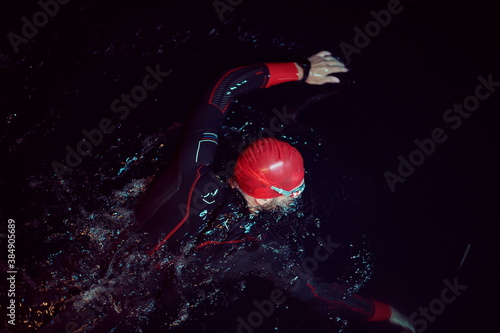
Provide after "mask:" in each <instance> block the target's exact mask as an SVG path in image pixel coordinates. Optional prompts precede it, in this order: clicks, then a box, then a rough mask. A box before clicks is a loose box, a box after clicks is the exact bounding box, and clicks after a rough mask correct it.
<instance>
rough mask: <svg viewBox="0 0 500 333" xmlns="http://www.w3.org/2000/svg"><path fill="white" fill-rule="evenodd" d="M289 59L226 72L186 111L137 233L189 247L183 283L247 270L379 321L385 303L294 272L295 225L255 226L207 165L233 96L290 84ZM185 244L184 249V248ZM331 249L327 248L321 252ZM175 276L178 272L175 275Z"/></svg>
mask: <svg viewBox="0 0 500 333" xmlns="http://www.w3.org/2000/svg"><path fill="white" fill-rule="evenodd" d="M297 77H298V74H297V70H296V68H295V65H294V64H293V63H280V64H257V65H251V66H245V67H240V68H236V69H233V70H230V71H227V72H225V73H224V74H223V75H221V76H220V78H218V79H217V80H215V81H214V83H213V84H212V86H211V88H210V89H209V90H208V92H207V93H206V94H205V96H204V97H203V98H202V100H201V102H200V104H199V105H198V106H197V107H196V108H195V109H194V110H193V113H192V115H191V117H190V118H189V121H188V123H187V124H186V125H187V126H186V127H185V129H184V130H185V132H184V134H183V138H182V142H181V145H180V148H179V150H178V153H177V156H176V158H175V159H174V162H173V163H172V164H171V165H170V167H169V168H168V170H166V172H165V173H164V174H163V175H161V176H159V177H158V179H156V181H155V182H154V183H153V184H152V186H151V187H150V188H149V190H148V192H147V193H146V195H145V197H144V198H143V200H142V204H141V205H140V206H139V208H138V210H137V212H136V215H137V218H138V221H139V223H140V225H141V227H140V229H139V231H140V232H143V233H145V234H147V235H149V237H150V239H152V240H154V241H155V244H157V245H156V246H155V247H154V249H153V250H152V253H155V252H157V251H159V250H161V249H163V248H164V247H167V248H168V249H169V250H173V251H179V250H181V249H182V248H183V247H184V249H183V250H184V251H189V253H190V256H189V261H190V263H191V267H194V268H186V269H185V272H186V274H185V276H184V279H185V280H184V283H186V280H189V283H192V285H196V286H200V285H203V282H204V281H207V280H208V279H209V280H210V281H214V280H215V281H220V282H221V281H227V280H238V279H243V278H245V277H248V276H249V275H253V276H258V277H261V278H264V279H268V280H271V281H273V282H274V283H275V285H276V286H277V288H280V289H281V290H283V291H284V292H287V293H289V294H290V295H293V296H295V297H296V298H298V299H300V300H304V301H308V302H311V303H312V304H313V305H314V306H316V307H317V309H318V310H319V311H321V312H323V313H325V314H328V315H331V314H340V315H345V316H346V317H350V318H352V317H355V318H358V319H362V320H373V321H376V320H385V319H387V317H388V315H389V314H390V311H389V307H388V306H387V305H386V304H384V303H380V302H377V301H373V300H370V299H367V298H363V297H361V296H359V295H358V294H348V293H347V290H346V289H345V288H344V287H343V286H341V285H338V284H328V283H325V282H323V281H321V280H320V279H318V278H315V277H314V276H312V275H311V274H307V275H306V276H300V277H298V276H297V272H296V270H295V268H296V267H298V266H300V261H301V260H302V259H303V257H302V255H301V253H303V251H302V249H301V248H299V247H300V246H299V245H297V244H298V243H297V242H294V241H292V240H291V238H290V235H292V236H294V237H296V236H298V231H297V230H293V229H294V228H296V227H297V226H296V225H291V224H287V223H288V222H287V221H282V222H279V223H267V224H266V223H262V222H261V221H259V219H260V218H259V216H258V215H259V214H257V216H253V215H251V214H249V213H248V210H247V209H246V207H245V204H246V203H245V201H244V199H243V198H242V197H241V196H239V194H238V193H237V191H236V190H233V189H231V188H230V187H229V186H228V185H227V184H226V183H224V182H223V181H221V180H220V179H218V178H217V177H216V176H215V174H214V173H213V172H212V171H211V170H210V168H209V165H210V163H211V162H212V160H213V158H214V155H215V153H216V150H217V148H218V133H219V130H220V128H221V125H222V122H223V120H224V117H225V115H226V112H227V110H228V107H229V105H230V103H231V101H232V100H233V99H234V98H235V97H236V96H238V95H239V94H242V93H245V92H249V91H252V90H256V89H259V88H267V87H269V86H271V85H274V84H278V83H281V82H286V81H296V80H297ZM186 248H188V249H187V250H186ZM328 251H330V249H329V248H328V245H325V248H324V249H323V250H322V254H323V256H325V255H326V254H327V252H328ZM180 274H182V273H180Z"/></svg>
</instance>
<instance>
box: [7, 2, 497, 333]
mask: <svg viewBox="0 0 500 333" xmlns="http://www.w3.org/2000/svg"><path fill="white" fill-rule="evenodd" d="M234 3H236V2H234ZM387 4H388V2H385V1H377V2H368V1H350V2H347V1H342V2H339V1H337V2H334V1H312V2H298V1H297V2H290V1H266V2H265V1H249V0H246V1H242V2H241V4H239V5H237V6H234V10H233V11H228V12H225V13H224V20H223V21H221V20H220V18H219V16H218V14H217V12H216V11H215V9H214V7H213V4H212V2H210V1H187V2H182V3H180V2H166V1H145V2H138V1H134V2H127V3H122V2H118V1H108V2H106V3H101V2H98V1H77V0H73V1H71V2H69V3H68V4H65V5H60V8H59V12H58V13H56V14H54V17H53V18H51V19H50V21H49V22H48V23H47V24H46V25H45V26H43V27H40V28H39V31H38V32H37V33H36V36H34V37H33V38H29V39H27V41H26V43H21V44H20V45H19V52H17V53H16V52H15V50H14V48H13V47H12V45H11V43H10V42H9V39H8V37H7V34H8V33H9V32H11V31H13V32H16V33H17V34H19V35H20V34H21V28H22V26H23V22H22V21H21V18H22V17H23V16H26V17H27V18H28V19H29V20H31V19H32V17H33V14H35V13H36V12H37V11H39V10H40V5H39V4H37V3H36V2H26V3H25V4H20V3H18V4H16V5H15V6H13V5H11V8H9V9H7V7H5V8H3V9H2V14H3V15H2V17H3V19H2V21H1V27H2V32H3V34H4V36H5V37H4V38H3V43H2V49H1V52H0V56H1V67H2V79H3V80H2V82H4V83H3V84H2V90H1V93H0V101H1V115H2V122H1V124H2V125H1V128H0V137H1V141H0V143H1V147H2V155H1V160H0V163H1V164H0V167H1V168H2V175H3V177H2V178H1V180H0V185H1V191H0V195H1V201H0V202H1V206H0V218H1V219H2V228H3V229H2V231H1V232H2V234H3V235H4V236H3V237H2V238H1V243H2V251H1V253H2V257H1V259H0V262H1V263H2V270H3V271H4V272H7V271H8V270H9V268H8V266H7V264H8V262H7V259H8V257H7V255H8V252H7V251H6V250H7V239H6V233H7V231H8V230H7V225H8V223H7V222H8V219H14V220H15V230H16V244H15V245H16V259H15V260H16V268H17V273H16V274H15V275H16V283H15V286H16V297H15V300H16V302H17V303H16V321H15V323H16V325H15V326H13V325H9V324H8V323H7V320H8V317H7V316H6V310H5V308H6V307H7V305H8V304H9V303H8V302H9V300H10V299H9V297H8V296H7V291H8V287H9V285H8V281H7V280H6V279H4V280H3V281H4V282H2V286H1V288H2V289H1V290H2V293H1V295H2V297H1V308H2V326H1V327H2V330H3V331H5V332H36V331H37V330H39V329H40V328H42V327H45V329H46V331H50V329H47V327H49V326H48V325H51V324H54V323H55V322H57V323H59V324H60V323H63V324H64V323H70V322H71V323H73V322H74V323H76V324H71V325H73V329H76V331H78V332H92V331H97V328H95V327H98V326H97V323H99V324H100V325H101V326H99V327H101V328H99V330H100V331H112V328H113V327H117V326H116V322H120V321H121V325H122V326H120V327H121V328H119V329H118V330H117V331H118V332H120V331H130V332H135V331H138V332H140V330H142V331H144V332H157V331H162V330H165V329H166V328H167V327H168V325H166V321H165V317H164V316H162V315H160V314H158V313H157V312H155V306H156V296H155V295H156V294H155V292H156V291H157V290H158V288H160V286H159V282H158V281H159V280H161V276H159V273H158V271H157V270H156V269H155V265H161V264H165V263H166V262H167V261H168V257H165V258H164V259H163V261H162V260H160V261H159V262H154V263H151V262H148V261H147V260H146V258H145V256H144V253H143V252H141V251H140V244H138V243H140V242H135V243H134V241H133V239H132V240H128V242H127V241H126V240H127V239H129V237H130V236H131V230H132V229H133V227H134V219H133V215H132V210H133V207H134V205H135V204H136V203H137V201H138V199H139V198H140V196H141V194H142V193H143V191H144V189H145V187H146V185H147V184H148V183H149V182H150V181H151V177H152V176H154V175H155V174H157V173H158V172H159V171H160V170H162V169H163V168H164V167H165V165H166V164H167V163H168V161H169V158H170V156H171V155H172V151H173V149H174V148H175V145H176V142H177V138H178V136H179V129H178V126H179V124H182V123H183V122H184V120H185V117H186V115H187V112H188V111H189V110H190V108H191V107H192V106H193V105H194V103H195V101H196V98H197V97H198V96H199V95H200V94H201V93H202V92H203V90H204V88H205V87H206V86H207V84H208V83H209V82H210V80H211V78H212V77H213V76H214V75H215V74H216V73H218V72H219V71H221V70H224V69H226V68H229V67H232V66H238V65H243V64H249V63H255V62H259V61H283V60H291V59H294V58H295V57H297V56H308V55H311V54H313V53H315V52H317V51H319V50H323V49H327V50H330V51H332V52H333V53H334V54H335V55H337V56H339V57H340V58H341V59H343V60H344V61H346V62H348V64H349V67H350V68H351V73H350V74H349V75H348V76H346V77H345V80H344V81H345V83H343V84H342V85H340V86H336V87H332V86H324V87H310V86H303V85H297V84H287V85H283V86H279V87H275V88H273V89H269V90H267V91H262V92H257V93H255V94H252V95H250V96H245V97H243V98H241V99H239V100H238V102H237V103H235V105H234V106H233V107H232V112H231V114H230V115H229V117H228V119H227V121H226V123H225V128H224V133H225V137H224V140H223V147H226V150H224V151H222V152H221V154H220V156H219V157H218V161H217V163H216V164H215V167H217V168H219V169H224V161H225V160H227V159H230V158H232V152H234V143H235V142H241V140H242V138H243V139H245V140H247V141H248V140H249V138H250V137H251V136H252V135H255V134H256V133H259V131H260V130H261V129H262V128H266V127H267V126H268V124H269V121H270V119H271V118H272V116H273V110H274V109H276V110H281V111H283V110H286V112H288V113H290V114H293V115H294V117H293V118H292V117H291V118H290V119H287V123H285V124H284V125H285V126H284V129H283V131H282V132H280V133H278V134H277V136H279V137H281V138H283V139H286V140H288V141H289V142H292V143H294V144H295V145H296V146H297V147H298V148H299V149H300V150H301V151H302V152H303V154H304V159H305V163H306V169H307V171H308V175H307V177H308V186H307V196H308V198H309V199H310V200H309V201H308V203H309V204H310V205H311V207H310V211H308V213H309V214H310V215H308V218H310V219H312V220H313V221H314V223H312V225H311V229H312V230H311V233H313V234H314V235H322V236H324V237H326V236H327V235H332V237H333V239H334V240H335V241H338V242H341V243H343V244H356V245H357V246H358V247H361V248H365V249H370V251H371V252H370V253H371V254H374V259H373V260H374V263H375V266H374V267H375V270H374V272H371V267H372V266H371V265H369V264H368V263H366V265H364V266H363V265H359V262H356V258H354V259H351V260H349V259H348V255H347V257H345V256H344V257H342V255H341V254H340V253H339V258H333V260H334V263H333V264H329V265H320V266H319V267H318V270H317V274H318V275H319V276H321V277H323V278H325V279H328V278H330V279H333V278H337V277H338V274H339V271H338V270H337V269H338V268H339V269H340V268H342V267H344V268H345V267H347V268H348V274H347V275H350V276H352V277H353V280H355V281H353V284H354V285H355V284H356V281H357V282H359V285H363V288H362V289H361V290H362V291H363V292H364V293H365V294H366V295H369V296H371V297H373V298H376V299H379V300H381V301H385V302H387V303H390V304H392V305H394V306H395V307H397V308H399V309H400V310H401V311H402V312H404V313H405V314H407V315H412V314H413V313H418V312H419V311H420V310H419V308H420V307H429V306H431V305H432V304H434V306H439V301H438V300H439V299H441V292H442V291H443V289H444V288H446V286H447V285H446V284H445V283H444V282H443V281H444V280H445V279H447V280H448V281H452V282H453V280H454V279H455V278H456V279H458V282H459V284H461V285H467V289H466V290H465V291H462V292H461V293H460V295H459V296H457V297H456V299H455V300H454V301H452V302H450V303H449V304H448V303H447V304H446V305H445V308H444V310H443V309H440V308H439V307H438V308H436V309H437V310H436V313H437V312H439V314H438V315H435V316H434V317H433V318H432V319H426V320H425V321H424V320H423V318H425V317H424V316H423V315H416V317H415V319H416V320H420V324H419V326H418V328H420V329H421V330H422V331H426V332H475V331H481V332H496V331H497V330H495V329H493V328H492V323H494V318H495V314H496V310H499V309H500V307H499V306H498V297H499V296H500V293H499V283H498V282H499V281H500V274H499V264H498V262H499V260H498V256H497V254H498V252H499V251H498V249H497V248H498V236H499V231H500V229H499V227H498V220H499V219H498V216H499V215H498V207H499V205H498V199H499V195H498V188H499V187H498V185H499V178H498V169H499V166H500V165H499V164H500V163H499V161H500V158H499V153H498V143H499V136H498V133H499V131H498V124H499V116H498V96H497V94H498V93H499V92H498V91H496V92H491V94H490V96H489V97H488V98H486V99H485V100H484V101H481V102H480V105H479V107H478V109H477V111H474V112H473V113H471V115H470V116H469V117H468V118H466V119H463V120H462V123H461V124H460V126H457V128H456V129H454V128H453V127H452V125H453V123H446V122H445V121H444V120H443V114H444V113H445V111H446V110H447V109H448V108H452V107H453V104H454V103H458V104H461V103H463V102H464V99H465V98H466V97H467V96H469V95H474V93H475V89H476V87H477V86H478V84H479V83H480V81H478V79H477V77H478V76H479V75H481V76H483V77H484V78H487V77H488V75H492V78H493V81H500V71H499V69H500V68H499V66H498V65H496V63H497V60H498V59H499V56H500V52H499V47H498V40H499V38H498V37H499V32H500V30H499V29H498V28H499V27H498V24H497V23H496V21H497V18H496V15H495V12H494V10H493V8H492V5H490V4H487V3H486V2H483V3H482V2H476V3H474V4H467V5H460V4H457V3H449V4H448V3H444V2H430V1H427V2H424V1H412V2H409V1H406V2H401V5H400V7H399V8H402V9H400V10H401V11H400V12H399V13H398V14H393V15H392V19H391V22H390V23H389V24H388V25H387V27H384V28H382V29H381V30H380V33H377V34H374V36H373V37H371V38H370V42H369V44H368V45H366V46H363V47H358V49H357V51H356V52H355V53H352V54H351V55H350V56H347V54H346V53H345V52H342V49H341V47H340V45H341V43H342V42H346V43H349V44H351V45H354V44H355V42H354V40H353V39H354V35H355V32H354V30H353V28H354V27H356V26H358V27H360V28H361V29H364V26H365V24H366V23H367V22H369V21H370V20H373V17H372V16H371V15H370V11H372V10H375V11H379V10H382V9H385V8H387ZM358 46H359V45H358ZM146 66H150V67H151V68H153V69H155V68H156V66H159V67H160V68H161V70H162V71H164V72H169V71H171V72H170V74H169V75H168V76H166V77H165V78H164V79H163V81H162V82H161V84H159V86H158V87H157V88H156V89H154V90H152V91H149V92H148V96H147V98H145V100H144V101H143V102H141V103H140V104H139V105H138V106H136V107H135V108H134V109H130V113H129V114H128V116H127V117H126V118H124V119H120V118H119V115H120V114H117V113H114V112H113V111H112V109H111V103H112V102H113V101H114V100H115V99H116V98H119V97H120V95H121V94H122V93H124V94H129V93H130V92H131V90H132V89H133V88H134V87H136V86H137V85H140V84H142V79H143V77H144V76H145V75H146V74H147V70H146ZM497 89H498V88H497ZM482 92H483V93H485V92H486V90H484V88H483V90H482ZM105 118H109V119H110V121H111V124H112V125H114V126H115V128H114V130H113V131H111V132H110V133H107V134H104V135H103V138H102V142H100V143H99V144H98V145H97V146H95V145H94V146H92V152H91V155H89V156H83V157H82V159H81V161H80V162H79V163H76V164H77V165H76V166H75V167H74V170H73V172H71V173H67V174H64V175H63V176H62V177H60V178H59V177H57V176H56V175H55V174H54V172H53V169H52V166H51V165H52V164H53V162H54V161H58V162H61V163H62V162H64V160H65V157H66V154H67V151H66V148H65V147H66V146H69V147H71V148H73V149H77V145H78V143H79V142H80V141H81V140H82V137H83V135H82V130H87V131H91V130H92V129H95V128H97V127H98V126H99V123H100V122H101V121H102V119H105ZM248 122H251V124H248ZM108 126H109V125H108ZM105 127H106V126H105ZM435 128H442V129H443V131H444V133H445V134H446V135H447V140H446V141H445V142H443V143H441V144H436V148H435V151H434V152H433V153H432V154H431V155H430V156H427V157H426V158H425V161H424V162H423V163H422V165H420V166H418V167H416V168H415V171H414V172H413V173H412V174H411V175H410V176H409V177H408V178H407V180H405V182H404V183H398V184H396V186H395V189H396V190H395V191H394V192H391V190H390V188H389V186H388V184H387V182H386V180H385V178H384V172H386V171H391V172H394V173H397V168H398V164H399V161H398V156H399V155H402V156H403V157H405V158H408V156H409V155H410V153H411V152H412V151H413V150H415V149H416V148H417V146H416V144H415V143H414V140H415V139H419V140H424V139H428V138H430V137H431V132H432V131H433V130H434V129H435ZM238 140H240V141H238ZM231 147H232V148H231ZM311 238H313V237H312V235H310V237H309V238H308V239H307V237H306V239H307V240H306V252H307V251H310V250H311V248H312V245H311V244H308V241H310V240H311ZM118 249H121V250H118ZM467 249H468V251H467V256H465V261H464V262H463V264H462V265H461V262H462V259H463V258H464V254H465V253H466V250H467ZM116 251H121V252H118V254H117V255H115V253H116ZM353 251H354V252H356V251H358V253H363V251H362V250H361V249H358V248H356V249H355V250H353ZM4 253H5V254H4ZM371 254H370V255H369V256H371ZM344 255H345V254H344ZM354 256H355V255H354ZM113 258H114V259H113ZM346 258H347V259H346ZM335 259H336V260H335ZM344 259H345V261H343V260H344ZM356 265H358V266H356ZM349 267H350V268H351V270H350V271H349ZM358 268H359V270H358ZM372 273H373V274H372ZM5 276H8V274H5ZM367 277H371V279H370V280H369V281H368V282H366V279H365V278H367ZM364 282H366V283H364ZM246 288H247V289H245V290H246V291H245V290H243V292H241V294H240V296H238V298H237V299H236V300H234V299H233V300H232V301H233V302H232V303H231V304H232V306H231V307H230V308H227V307H223V306H220V305H217V304H219V303H217V302H215V301H213V300H214V299H215V298H217V297H216V295H217V294H212V295H205V297H201V296H200V297H199V298H198V299H204V300H207V299H208V300H209V301H208V304H209V305H210V304H213V305H214V307H213V310H211V308H210V306H207V304H205V303H200V304H199V306H198V307H194V309H190V305H192V304H188V303H187V302H186V303H185V304H184V308H181V311H180V312H179V316H178V317H177V318H173V319H172V318H170V319H172V320H176V319H177V320H181V319H182V320H184V324H183V325H181V326H179V327H178V328H176V329H177V331H180V332H191V331H203V330H206V331H209V332H224V331H227V332H235V331H236V327H237V321H236V318H237V317H238V316H246V315H248V313H250V312H252V311H254V310H255V309H254V308H253V305H252V301H253V300H254V299H265V298H266V297H268V295H269V290H271V289H272V286H271V285H269V286H268V285H262V282H260V281H249V282H248V285H247V286H246ZM240 289H241V288H240ZM4 290H6V292H4ZM232 292H233V289H228V290H226V291H221V292H220V294H221V295H226V296H227V295H229V294H231V293H232ZM195 299H196V298H195ZM212 301H213V302H212ZM195 303H196V302H194V303H193V304H195ZM436 304H438V305H436ZM443 304H444V303H443ZM71 307H73V308H71ZM68 309H72V310H68ZM89 309H90V310H89ZM438 310H440V311H438ZM441 310H442V311H441ZM183 314H184V315H185V317H182V315H183ZM6 318H7V320H5V319H6ZM179 318H180V319H179ZM170 319H169V320H170ZM182 320H181V321H182ZM169 323H172V321H171V322H169ZM424 323H425V327H424ZM71 325H70V326H71ZM106 325H107V326H106ZM127 325H128V326H127ZM342 326H345V325H344V324H342V323H339V322H336V320H335V318H332V319H331V320H329V319H324V318H321V317H320V316H319V315H318V314H316V313H314V312H313V311H311V310H310V309H308V308H307V307H305V306H304V305H303V304H300V303H298V302H293V301H290V302H289V303H286V304H285V306H284V307H282V308H279V309H277V310H276V313H275V314H273V316H271V317H270V318H268V319H266V321H265V323H264V325H263V326H262V327H260V328H259V329H256V330H255V331H256V332H272V331H275V330H277V331H278V332H299V331H300V332H303V331H306V332H308V331H309V332H322V331H325V332H326V331H329V332H331V331H339V330H343V331H346V332H365V331H370V332H399V330H398V329H397V328H394V327H391V326H390V325H388V324H384V323H376V324H373V323H356V322H352V321H350V322H349V323H348V325H347V326H348V327H347V328H346V327H344V328H340V327H342ZM102 327H107V329H104V328H102ZM123 327H128V328H127V330H125V329H123ZM67 328H68V327H67ZM68 330H69V328H68Z"/></svg>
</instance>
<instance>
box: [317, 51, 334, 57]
mask: <svg viewBox="0 0 500 333" xmlns="http://www.w3.org/2000/svg"><path fill="white" fill-rule="evenodd" d="M331 55H332V54H331V52H328V51H321V52H318V53H316V54H315V56H317V57H321V58H323V57H326V56H331Z"/></svg>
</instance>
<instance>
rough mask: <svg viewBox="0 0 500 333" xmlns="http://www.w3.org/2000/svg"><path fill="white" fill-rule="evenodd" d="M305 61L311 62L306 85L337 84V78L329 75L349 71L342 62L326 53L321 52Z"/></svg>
mask: <svg viewBox="0 0 500 333" xmlns="http://www.w3.org/2000/svg"><path fill="white" fill-rule="evenodd" d="M307 59H308V60H309V61H310V62H311V70H310V71H309V76H308V77H307V80H306V83H308V84H315V85H321V84H325V83H339V82H340V80H339V78H338V77H336V76H332V75H331V74H335V73H345V72H348V71H349V70H348V69H347V68H346V67H345V65H344V64H343V63H342V62H340V61H339V60H338V59H336V58H334V57H333V56H332V54H331V53H330V52H328V51H321V52H319V53H316V54H315V55H312V56H310V57H309V58H307Z"/></svg>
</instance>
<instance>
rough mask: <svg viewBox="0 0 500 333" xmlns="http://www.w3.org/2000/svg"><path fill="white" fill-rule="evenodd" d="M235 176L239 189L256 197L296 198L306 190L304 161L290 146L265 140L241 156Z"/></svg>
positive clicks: (268, 139) (255, 144)
mask: <svg viewBox="0 0 500 333" xmlns="http://www.w3.org/2000/svg"><path fill="white" fill-rule="evenodd" d="M234 177H235V179H236V182H237V183H238V186H239V187H240V189H241V190H242V191H243V192H245V193H246V194H248V195H251V196H252V197H254V198H257V199H270V198H275V197H278V196H280V195H286V196H289V197H294V196H297V195H299V194H300V192H301V191H302V190H303V188H304V185H303V181H304V161H303V159H302V155H300V153H299V151H298V150H297V149H295V148H294V147H292V146H291V145H289V144H288V143H286V142H283V141H280V140H277V139H275V138H263V139H259V140H256V141H254V142H253V143H251V144H250V145H249V146H248V147H247V148H245V150H244V151H243V152H242V153H241V154H240V156H239V157H238V160H237V162H236V166H235V168H234Z"/></svg>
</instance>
